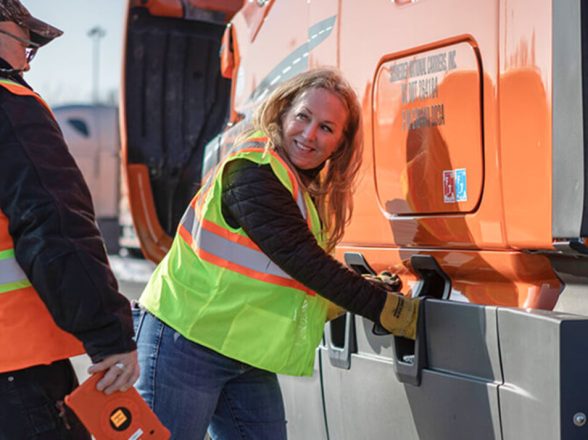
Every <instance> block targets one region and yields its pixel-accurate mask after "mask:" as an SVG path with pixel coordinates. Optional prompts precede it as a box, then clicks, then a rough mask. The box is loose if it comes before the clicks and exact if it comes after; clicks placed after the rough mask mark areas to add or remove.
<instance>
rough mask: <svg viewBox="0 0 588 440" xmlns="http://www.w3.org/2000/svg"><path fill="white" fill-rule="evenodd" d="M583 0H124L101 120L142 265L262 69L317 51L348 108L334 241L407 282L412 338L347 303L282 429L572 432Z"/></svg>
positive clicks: (298, 64) (264, 84)
mask: <svg viewBox="0 0 588 440" xmlns="http://www.w3.org/2000/svg"><path fill="white" fill-rule="evenodd" d="M587 29H588V4H586V2H581V1H580V0H508V1H507V0H382V1H377V2H375V1H374V2H359V1H353V0H337V1H335V0H322V1H286V0H265V1H261V0H258V1H228V0H226V1H215V2H212V1H198V0H190V1H188V0H184V1H180V0H165V1H164V0H147V1H139V0H132V1H130V2H129V15H128V27H127V31H128V32H127V41H126V55H125V63H124V85H125V90H124V92H123V102H122V106H121V108H122V109H123V110H122V111H121V122H122V124H121V125H122V126H121V133H122V146H123V153H124V154H123V158H124V160H125V169H126V178H127V185H128V190H129V200H130V205H131V211H132V214H133V218H134V222H135V225H136V228H137V233H138V236H139V238H140V241H141V246H142V249H143V252H144V254H145V255H146V256H147V257H148V258H150V259H152V260H154V261H158V260H159V259H160V258H161V257H162V256H163V255H164V254H165V252H166V250H167V248H168V247H169V244H170V237H171V236H172V235H173V233H174V230H175V227H176V225H177V223H178V221H179V219H180V216H181V215H182V213H183V210H184V209H185V207H186V206H187V204H188V202H189V200H190V198H191V197H192V196H193V194H194V192H195V191H196V190H197V188H198V187H199V184H200V181H201V179H202V176H203V175H205V174H206V172H207V171H208V170H209V169H210V168H211V167H212V166H214V164H215V163H217V162H218V160H219V158H220V157H222V155H223V152H224V151H226V149H227V147H228V146H230V144H231V141H232V139H234V136H235V133H236V132H238V131H239V130H240V127H242V126H243V125H244V123H245V122H244V121H246V120H247V118H248V117H249V116H250V115H251V113H252V111H253V110H254V109H255V107H256V105H257V104H259V103H260V102H261V101H262V100H263V99H264V98H265V97H266V96H267V95H268V93H270V92H271V90H272V89H273V88H274V87H275V86H276V85H277V84H279V83H281V82H282V81H284V80H286V79H288V78H290V77H292V76H294V75H296V74H297V73H299V72H302V71H304V70H307V69H310V68H313V67H318V66H325V65H326V66H336V67H338V68H339V69H340V70H341V71H342V72H343V74H344V75H345V77H346V78H347V79H348V80H349V81H350V83H351V84H352V85H353V86H354V88H355V89H356V91H357V93H358V96H359V98H360V101H361V104H362V107H363V131H364V139H365V146H364V157H363V164H362V169H361V172H360V173H361V179H360V183H359V186H358V188H357V189H356V191H355V195H354V203H355V211H354V215H353V218H352V220H351V224H350V225H349V228H348V230H347V232H346V235H345V237H344V240H343V242H342V243H341V244H340V246H338V248H337V252H336V254H337V257H338V258H339V259H341V261H344V262H346V263H347V264H348V265H349V267H351V268H352V269H354V270H357V271H358V272H362V273H366V272H380V271H383V270H387V271H390V272H394V273H397V274H398V275H399V276H400V278H401V279H402V283H403V286H404V288H403V292H404V293H405V294H406V295H412V296H418V295H426V296H428V297H431V298H433V299H430V300H429V301H427V303H426V311H425V312H426V313H425V319H424V320H423V321H422V328H421V331H420V333H419V337H418V339H417V341H416V342H415V343H412V342H409V341H407V340H404V339H402V338H394V337H392V336H389V335H388V336H379V335H374V334H373V333H372V323H371V322H369V321H368V320H367V319H364V318H361V317H358V316H354V315H352V314H347V315H345V316H343V317H341V318H339V319H337V320H335V321H333V322H331V323H329V324H327V325H326V327H325V337H324V342H323V344H322V345H321V346H320V347H319V348H318V356H317V363H316V366H315V369H316V374H315V375H314V376H313V377H312V378H307V379H300V378H291V377H282V378H281V379H280V380H281V383H282V388H283V390H284V398H285V401H286V407H287V413H288V420H289V424H288V430H289V435H290V438H293V439H306V438H313V439H357V438H374V439H375V438H377V439H384V438H391V439H392V438H395V439H403V440H404V439H435V440H437V439H471V438H475V439H486V438H487V439H509V438H516V439H519V438H520V439H523V438H524V439H546V440H552V439H560V438H561V439H576V438H577V439H583V438H588V424H587V423H586V422H587V414H588V381H587V380H586V379H585V377H584V376H585V371H587V369H588V338H587V337H586V335H587V334H588V299H586V298H587V297H586V295H587V294H588V287H587V286H586V283H588V258H586V257H587V256H588V247H587V245H586V240H585V237H587V236H588V172H587V171H588V159H587V158H588V154H587V153H588V148H587V147H586V145H587V143H586V140H585V138H586V136H587V135H588V132H586V133H585V131H586V130H585V128H588V122H587V121H588V117H587V116H585V115H584V113H587V114H588V75H587V74H586V73H585V72H586V69H588V30H587Z"/></svg>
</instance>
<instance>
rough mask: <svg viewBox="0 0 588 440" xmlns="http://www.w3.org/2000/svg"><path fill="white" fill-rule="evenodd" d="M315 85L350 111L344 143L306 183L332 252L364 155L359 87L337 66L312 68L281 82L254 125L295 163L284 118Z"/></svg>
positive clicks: (349, 211) (350, 207) (349, 210)
mask: <svg viewBox="0 0 588 440" xmlns="http://www.w3.org/2000/svg"><path fill="white" fill-rule="evenodd" d="M312 88H320V89H325V90H327V91H329V92H331V93H333V94H334V95H336V96H337V97H339V99H340V100H341V102H342V103H343V104H344V105H345V107H346V108H347V113H348V114H347V123H346V124H345V128H344V130H343V139H342V141H341V145H340V146H339V147H338V148H337V150H335V152H334V153H333V155H332V156H331V157H330V158H329V159H327V161H326V164H325V167H324V168H323V170H322V171H321V172H320V173H319V175H318V176H317V177H316V178H315V179H314V180H313V181H312V182H311V183H310V184H308V185H306V188H307V190H308V191H309V193H310V195H311V196H312V197H313V199H314V201H315V204H316V206H317V209H318V213H319V216H320V219H321V222H322V224H323V231H324V232H325V233H326V236H327V247H326V250H327V252H330V251H332V250H333V249H334V248H335V246H336V244H337V243H338V242H339V241H340V240H341V238H342V237H343V234H344V232H345V226H346V225H347V224H348V223H349V220H350V218H351V214H352V211H353V199H352V196H351V190H352V188H353V185H354V183H355V178H356V176H357V172H358V171H359V167H360V165H361V159H362V149H363V142H362V133H361V107H360V105H359V101H358V99H357V95H356V94H355V91H354V90H353V89H352V87H351V86H350V85H349V83H348V82H347V81H346V80H345V79H344V78H343V77H342V76H341V74H340V73H339V72H338V71H336V70H335V69H332V68H319V69H313V70H310V71H308V72H305V73H302V74H300V75H297V76H295V77H294V78H292V79H290V80H288V81H286V82H284V83H282V84H280V85H279V86H278V87H277V88H276V89H275V90H274V91H273V92H272V93H271V95H270V96H269V97H268V98H267V100H266V101H265V102H264V103H263V104H262V105H261V106H260V107H259V108H258V109H257V111H256V112H255V114H254V116H253V126H254V129H255V130H262V131H263V132H265V133H266V134H267V135H268V137H269V138H270V142H268V145H267V147H266V148H268V149H271V148H273V149H275V150H276V151H277V152H278V153H279V154H280V155H281V156H282V157H283V158H284V159H285V160H286V161H288V163H289V164H290V165H291V166H292V164H291V162H290V161H289V158H288V156H287V154H286V153H285V151H284V149H283V148H282V141H283V133H282V121H283V118H284V115H285V114H286V112H287V111H288V110H289V109H290V108H291V106H292V105H293V103H294V102H295V101H296V99H297V98H298V97H299V96H300V95H301V94H302V93H304V92H306V91H307V90H309V89H312ZM292 169H294V170H296V168H295V167H293V166H292ZM301 183H302V182H301Z"/></svg>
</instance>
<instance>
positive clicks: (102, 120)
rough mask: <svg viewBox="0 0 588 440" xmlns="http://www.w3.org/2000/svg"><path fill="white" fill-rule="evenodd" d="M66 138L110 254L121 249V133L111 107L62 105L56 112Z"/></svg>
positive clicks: (116, 114) (114, 111) (56, 117)
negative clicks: (88, 191)
mask: <svg viewBox="0 0 588 440" xmlns="http://www.w3.org/2000/svg"><path fill="white" fill-rule="evenodd" d="M53 113H54V114H55V119H56V120H57V122H58V123H59V126H60V128H61V131H62V132H63V136H64V138H65V140H66V142H67V145H68V146H69V150H70V152H71V154H72V156H73V157H74V159H75V161H76V163H77V164H78V166H79V167H80V170H81V171H82V174H83V175H84V179H85V180H86V182H87V184H88V187H89V188H90V192H91V193H92V201H93V202H94V209H95V211H96V221H97V223H98V227H99V228H100V231H101V232H102V236H103V237H104V241H105V242H106V247H107V248H108V252H109V253H117V252H118V249H119V200H120V197H119V194H120V177H119V176H120V173H119V169H120V134H119V131H118V126H119V124H118V119H119V118H118V109H117V108H116V107H115V106H111V105H98V104H97V105H87V104H75V105H62V106H59V107H55V108H54V109H53Z"/></svg>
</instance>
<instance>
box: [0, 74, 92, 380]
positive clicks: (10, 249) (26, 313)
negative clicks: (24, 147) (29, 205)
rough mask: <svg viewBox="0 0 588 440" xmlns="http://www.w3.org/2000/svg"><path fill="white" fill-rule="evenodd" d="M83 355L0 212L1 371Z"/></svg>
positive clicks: (19, 89) (12, 86)
mask: <svg viewBox="0 0 588 440" xmlns="http://www.w3.org/2000/svg"><path fill="white" fill-rule="evenodd" d="M0 86H2V87H4V88H6V89H8V90H9V91H10V92H11V93H14V94H17V95H31V96H34V97H35V98H36V99H38V100H39V101H40V102H41V104H43V106H45V107H46V108H49V107H48V106H47V104H45V102H44V101H43V100H42V99H41V98H40V97H39V96H38V95H37V94H36V93H35V92H33V91H32V90H29V89H28V88H26V87H24V86H21V85H20V84H17V83H14V82H12V81H8V80H0ZM81 353H84V349H83V347H82V344H81V342H80V341H79V340H78V339H76V338H75V337H74V336H73V335H71V334H69V333H67V332H65V331H63V330H61V329H60V328H59V327H58V326H57V324H55V321H54V320H53V318H52V316H51V314H50V313H49V310H48V309H47V307H46V306H45V304H44V303H43V301H42V300H41V298H40V297H39V294H38V293H37V292H36V291H35V289H34V288H33V286H32V285H31V283H30V282H29V280H28V279H27V277H26V275H25V273H24V272H23V270H22V268H21V267H20V266H19V264H18V262H17V261H16V258H15V254H14V243H13V241H12V237H11V236H10V233H9V220H8V218H7V217H6V215H4V213H3V212H2V211H0V372H7V371H14V370H20V369H23V368H27V367H31V366H34V365H43V364H50V363H52V362H54V361H57V360H60V359H66V358H69V357H71V356H75V355H78V354H81Z"/></svg>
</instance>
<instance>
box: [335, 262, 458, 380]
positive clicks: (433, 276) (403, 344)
mask: <svg viewBox="0 0 588 440" xmlns="http://www.w3.org/2000/svg"><path fill="white" fill-rule="evenodd" d="M344 257H345V263H346V264H347V265H348V266H349V267H350V268H351V269H353V270H355V271H356V272H357V273H359V274H362V275H363V274H372V275H375V274H376V272H375V271H374V270H373V269H372V268H371V266H370V265H369V263H368V262H367V261H366V259H365V257H364V256H363V255H362V254H361V253H355V252H348V253H346V254H345V256H344ZM411 265H412V268H413V270H414V271H415V272H416V273H417V274H418V275H419V276H420V278H421V279H420V283H419V285H418V287H417V289H416V291H415V292H414V293H413V296H414V297H417V296H428V297H435V298H439V299H447V298H448V297H449V293H450V292H451V280H450V278H449V277H448V276H447V275H446V274H445V272H443V270H442V269H441V268H440V266H439V265H438V264H437V261H436V260H435V258H434V257H433V256H431V255H413V256H412V258H411ZM422 306H423V309H422V310H421V313H420V319H419V323H418V333H417V339H416V341H412V340H410V339H407V338H402V337H399V336H394V337H393V359H394V372H395V373H396V377H397V378H398V380H399V381H400V382H403V383H409V384H411V385H415V386H419V385H420V383H421V375H422V370H423V368H425V366H426V365H427V344H426V328H425V321H426V319H425V310H424V309H425V304H422ZM373 333H374V334H376V335H381V334H382V332H381V331H380V330H379V326H378V325H376V324H374V330H373Z"/></svg>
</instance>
